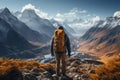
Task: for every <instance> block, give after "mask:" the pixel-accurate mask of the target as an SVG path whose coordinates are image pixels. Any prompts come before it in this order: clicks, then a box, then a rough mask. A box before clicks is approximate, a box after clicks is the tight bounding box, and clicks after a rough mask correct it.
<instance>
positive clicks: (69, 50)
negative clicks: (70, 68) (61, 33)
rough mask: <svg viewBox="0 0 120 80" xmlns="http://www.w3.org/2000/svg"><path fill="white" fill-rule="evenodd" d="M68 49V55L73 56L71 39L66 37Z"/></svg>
mask: <svg viewBox="0 0 120 80" xmlns="http://www.w3.org/2000/svg"><path fill="white" fill-rule="evenodd" d="M66 48H67V51H68V55H71V54H70V53H71V47H70V39H69V37H68V36H67V35H66Z"/></svg>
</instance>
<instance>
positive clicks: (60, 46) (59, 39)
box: [54, 29, 66, 53]
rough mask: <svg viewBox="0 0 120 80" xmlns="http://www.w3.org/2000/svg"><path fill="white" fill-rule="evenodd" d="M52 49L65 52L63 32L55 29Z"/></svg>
mask: <svg viewBox="0 0 120 80" xmlns="http://www.w3.org/2000/svg"><path fill="white" fill-rule="evenodd" d="M54 50H55V52H58V53H59V52H65V50H66V49H65V32H64V31H63V30H61V29H57V30H56V31H55V33H54Z"/></svg>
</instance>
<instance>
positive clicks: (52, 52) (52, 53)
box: [51, 38, 54, 56]
mask: <svg viewBox="0 0 120 80" xmlns="http://www.w3.org/2000/svg"><path fill="white" fill-rule="evenodd" d="M53 41H54V38H52V41H51V55H52V56H54V51H53Z"/></svg>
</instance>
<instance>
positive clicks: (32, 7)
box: [21, 4, 49, 19]
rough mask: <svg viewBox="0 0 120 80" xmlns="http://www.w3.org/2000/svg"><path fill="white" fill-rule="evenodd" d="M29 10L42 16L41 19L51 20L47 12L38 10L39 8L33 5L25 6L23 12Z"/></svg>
mask: <svg viewBox="0 0 120 80" xmlns="http://www.w3.org/2000/svg"><path fill="white" fill-rule="evenodd" d="M27 9H31V10H34V11H35V13H36V14H37V15H38V16H40V17H41V18H46V19H48V18H49V17H48V13H45V12H43V11H42V10H39V9H37V8H36V7H35V6H34V5H32V4H27V5H25V6H23V8H22V10H21V12H23V11H24V10H27Z"/></svg>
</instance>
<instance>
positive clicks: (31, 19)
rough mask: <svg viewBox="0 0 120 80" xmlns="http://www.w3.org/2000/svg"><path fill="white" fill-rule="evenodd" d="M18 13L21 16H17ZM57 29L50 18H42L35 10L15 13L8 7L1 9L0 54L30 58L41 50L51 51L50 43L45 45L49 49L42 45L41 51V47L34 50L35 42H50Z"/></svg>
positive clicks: (36, 43)
mask: <svg viewBox="0 0 120 80" xmlns="http://www.w3.org/2000/svg"><path fill="white" fill-rule="evenodd" d="M18 15H21V16H19V18H17V17H18ZM16 16H17V17H16ZM55 29H56V27H55V26H53V23H52V22H51V21H50V20H48V19H43V18H40V17H39V16H38V15H37V14H36V13H35V11H34V10H31V9H30V10H29V9H26V10H25V11H23V12H22V13H20V12H16V13H15V14H14V15H13V13H11V12H10V11H9V9H8V8H4V9H0V56H3V57H13V58H16V57H17V58H20V57H21V58H29V57H35V56H36V55H39V54H36V53H39V52H40V53H41V52H42V53H43V52H48V53H49V48H50V46H49V45H47V46H45V49H46V48H47V50H45V49H43V47H42V51H40V50H41V49H40V48H39V47H38V48H37V49H35V50H34V48H36V47H35V46H33V44H35V45H37V46H38V44H40V46H42V44H46V43H49V42H50V40H51V38H52V36H53V33H54V30H55ZM71 30H72V29H71ZM67 32H68V33H69V32H70V31H69V30H67ZM31 43H32V44H31ZM48 46H49V47H48ZM34 52H35V53H34ZM45 54H47V53H45Z"/></svg>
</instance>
